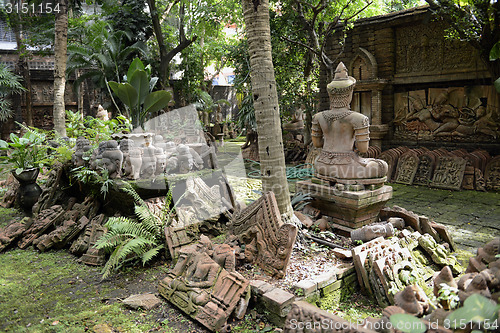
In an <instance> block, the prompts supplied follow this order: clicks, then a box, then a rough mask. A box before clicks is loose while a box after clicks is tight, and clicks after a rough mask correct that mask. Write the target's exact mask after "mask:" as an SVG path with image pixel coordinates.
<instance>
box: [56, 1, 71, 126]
mask: <svg viewBox="0 0 500 333" xmlns="http://www.w3.org/2000/svg"><path fill="white" fill-rule="evenodd" d="M58 4H59V10H60V11H59V13H56V22H55V41H54V110H53V113H52V114H53V117H54V130H55V132H56V134H57V135H59V136H66V124H65V120H66V112H65V105H64V90H65V88H66V60H67V54H66V52H67V43H68V0H58Z"/></svg>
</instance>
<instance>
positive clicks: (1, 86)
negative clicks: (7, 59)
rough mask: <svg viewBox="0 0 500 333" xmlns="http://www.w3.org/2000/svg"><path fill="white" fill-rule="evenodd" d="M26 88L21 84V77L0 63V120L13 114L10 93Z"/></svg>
mask: <svg viewBox="0 0 500 333" xmlns="http://www.w3.org/2000/svg"><path fill="white" fill-rule="evenodd" d="M24 90H26V89H25V88H24V87H23V85H22V84H21V77H20V76H18V75H16V74H14V73H12V71H11V70H10V69H9V68H7V66H5V65H4V64H2V63H0V121H6V120H7V119H9V118H11V117H12V116H13V114H14V111H13V110H12V102H11V101H10V100H9V99H8V96H9V95H10V94H18V93H20V92H22V91H24Z"/></svg>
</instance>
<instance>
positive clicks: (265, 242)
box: [228, 192, 297, 278]
mask: <svg viewBox="0 0 500 333" xmlns="http://www.w3.org/2000/svg"><path fill="white" fill-rule="evenodd" d="M228 230H229V233H230V234H232V235H235V236H237V237H238V238H239V240H240V242H241V243H243V244H244V245H245V259H246V260H247V261H249V262H251V263H255V264H257V265H258V266H260V267H261V268H262V269H264V271H266V272H267V273H268V274H270V275H272V276H276V277H278V278H282V277H283V276H285V272H286V268H287V266H288V261H289V260H290V256H291V254H292V248H293V244H294V243H295V238H296V236H297V228H296V227H295V225H293V224H283V223H282V222H281V217H280V212H279V210H278V204H277V203H276V198H275V197H274V193H273V192H268V193H266V194H264V195H263V196H262V197H261V198H259V199H258V200H256V201H255V202H253V203H252V204H251V205H249V206H248V207H247V208H245V209H244V210H242V211H240V212H236V213H235V214H234V215H233V218H232V220H231V221H230V222H229V224H228Z"/></svg>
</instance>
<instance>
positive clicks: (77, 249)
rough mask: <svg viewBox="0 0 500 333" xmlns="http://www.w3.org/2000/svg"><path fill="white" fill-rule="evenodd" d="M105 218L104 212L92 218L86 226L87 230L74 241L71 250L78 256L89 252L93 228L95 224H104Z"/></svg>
mask: <svg viewBox="0 0 500 333" xmlns="http://www.w3.org/2000/svg"><path fill="white" fill-rule="evenodd" d="M104 220H105V216H104V215H103V214H100V215H97V216H95V217H93V218H92V220H91V221H90V223H87V225H86V226H85V228H84V229H85V230H84V232H83V233H81V234H80V236H79V237H78V238H77V239H76V241H74V242H73V244H72V245H71V247H70V248H69V251H70V252H71V253H73V254H74V255H76V256H81V255H82V254H84V253H85V252H87V250H88V248H89V241H90V238H91V234H92V230H93V228H94V226H95V225H97V224H98V225H102V224H103V222H104Z"/></svg>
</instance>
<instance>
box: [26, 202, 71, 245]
mask: <svg viewBox="0 0 500 333" xmlns="http://www.w3.org/2000/svg"><path fill="white" fill-rule="evenodd" d="M64 213H65V212H64V209H63V208H62V207H61V206H60V205H55V206H52V207H51V208H49V209H45V210H43V211H41V212H40V214H39V215H38V216H37V218H36V219H35V221H34V222H33V224H32V225H31V226H30V227H29V228H28V229H27V230H26V231H25V232H24V233H23V236H22V239H21V240H20V241H19V243H18V246H19V248H20V249H25V248H26V247H28V245H30V244H31V243H32V242H33V241H34V240H35V239H37V238H38V237H40V236H41V235H43V234H44V233H45V231H46V230H47V229H48V228H49V227H50V226H52V225H54V224H57V222H58V221H59V220H60V219H61V218H62V217H63V215H64Z"/></svg>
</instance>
